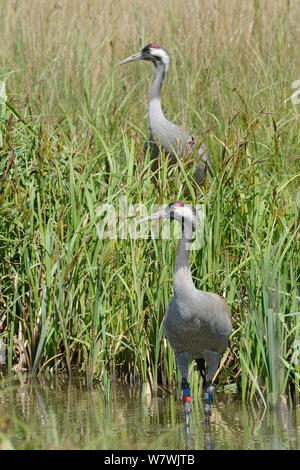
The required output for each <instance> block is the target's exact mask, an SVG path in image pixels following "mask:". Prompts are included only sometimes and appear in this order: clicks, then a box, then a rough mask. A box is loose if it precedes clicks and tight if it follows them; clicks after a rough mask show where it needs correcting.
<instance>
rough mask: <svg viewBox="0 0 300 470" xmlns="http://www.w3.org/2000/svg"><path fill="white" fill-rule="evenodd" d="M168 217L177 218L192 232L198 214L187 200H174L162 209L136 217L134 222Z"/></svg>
mask: <svg viewBox="0 0 300 470" xmlns="http://www.w3.org/2000/svg"><path fill="white" fill-rule="evenodd" d="M158 219H168V220H177V222H179V223H180V224H181V226H182V228H184V229H185V230H187V229H191V230H190V231H191V232H194V230H195V229H196V226H197V224H198V222H199V215H198V214H197V211H196V209H195V208H194V207H193V206H192V205H191V204H188V203H187V202H182V201H175V202H172V203H171V204H168V205H167V206H166V207H165V208H164V209H162V210H160V211H158V212H154V213H153V214H152V215H149V216H148V217H143V218H142V219H138V220H137V222H136V223H139V224H140V223H143V222H148V221H149V220H158Z"/></svg>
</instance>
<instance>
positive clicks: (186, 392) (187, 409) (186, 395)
mask: <svg viewBox="0 0 300 470" xmlns="http://www.w3.org/2000/svg"><path fill="white" fill-rule="evenodd" d="M181 388H182V401H183V403H184V415H185V425H186V426H187V427H188V426H189V424H190V414H191V405H190V403H191V391H190V385H189V383H188V381H187V380H186V379H182V382H181Z"/></svg>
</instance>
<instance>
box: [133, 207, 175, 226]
mask: <svg viewBox="0 0 300 470" xmlns="http://www.w3.org/2000/svg"><path fill="white" fill-rule="evenodd" d="M167 218H168V217H167V212H166V209H163V210H161V211H158V212H154V214H152V215H149V216H148V217H142V218H141V219H137V220H136V222H135V223H136V224H142V223H144V222H148V221H149V220H158V219H167Z"/></svg>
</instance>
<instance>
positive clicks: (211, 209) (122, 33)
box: [0, 0, 300, 402]
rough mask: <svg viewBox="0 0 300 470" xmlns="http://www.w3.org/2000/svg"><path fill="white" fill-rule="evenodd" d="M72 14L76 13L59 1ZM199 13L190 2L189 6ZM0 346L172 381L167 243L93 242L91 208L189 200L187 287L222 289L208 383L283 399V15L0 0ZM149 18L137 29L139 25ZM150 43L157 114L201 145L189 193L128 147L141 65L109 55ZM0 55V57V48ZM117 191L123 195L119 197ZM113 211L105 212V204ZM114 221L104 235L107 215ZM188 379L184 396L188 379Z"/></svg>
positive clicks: (292, 111) (288, 24) (139, 148)
mask: <svg viewBox="0 0 300 470" xmlns="http://www.w3.org/2000/svg"><path fill="white" fill-rule="evenodd" d="M75 4H76V5H75ZM204 4H205V5H204ZM0 7H1V11H2V12H3V14H2V15H1V18H0V30H1V31H2V33H1V39H2V41H1V43H2V53H1V58H0V80H2V81H5V82H6V94H7V96H8V100H7V103H6V106H3V105H2V108H1V133H2V149H1V150H0V152H1V159H0V175H1V176H0V279H1V285H0V340H1V341H3V342H4V343H5V344H6V345H7V364H8V370H9V372H11V371H12V370H13V369H18V368H26V369H29V370H31V371H32V372H33V373H38V372H41V371H45V370H46V369H51V370H53V371H59V370H61V369H66V370H68V371H69V372H70V373H71V371H72V370H77V371H79V372H82V373H85V374H86V375H87V377H88V378H89V379H92V378H97V379H100V380H101V381H102V383H103V384H104V386H105V385H106V384H108V383H109V381H110V380H111V378H112V377H121V378H122V379H124V380H131V381H133V380H137V379H141V380H142V381H149V382H150V384H151V385H152V386H153V387H155V385H156V383H157V382H159V383H160V384H163V385H165V386H167V387H169V386H170V385H172V383H173V381H174V379H175V378H176V376H175V374H176V368H175V361H174V356H173V353H172V351H171V349H170V347H169V345H168V344H167V342H166V340H165V339H164V336H163V332H162V330H161V321H162V317H163V313H164V311H165V308H166V306H167V304H168V302H169V299H170V296H171V294H172V273H173V269H174V259H175V253H176V242H175V241H174V240H172V239H171V240H163V239H156V240H152V239H136V240H135V239H132V238H130V237H124V238H120V237H116V238H114V239H111V238H105V239H103V238H100V237H99V226H100V222H101V220H102V219H101V214H100V213H99V207H100V206H101V205H102V204H111V205H113V207H114V208H115V210H116V213H117V216H119V214H121V216H124V217H126V216H127V215H128V216H129V219H128V220H129V221H130V220H131V219H130V217H132V216H133V215H134V213H133V212H130V210H131V209H130V204H131V205H133V204H138V203H140V204H145V205H146V206H147V207H148V209H149V210H150V208H151V204H163V203H168V202H171V201H174V200H177V199H183V200H186V201H188V202H191V203H193V204H203V206H204V211H205V220H204V227H203V230H204V245H203V247H202V248H200V249H199V250H198V251H193V252H192V256H191V261H192V271H193V276H194V279H195V282H196V284H197V287H198V288H201V289H204V290H211V291H213V292H217V293H219V294H221V295H224V297H225V298H226V300H227V302H228V304H229V306H230V307H231V310H232V312H233V324H234V331H233V335H232V350H228V351H227V352H226V353H225V356H224V360H223V362H222V369H221V371H220V373H219V376H218V380H219V384H220V385H221V384H223V385H225V384H226V386H228V387H229V386H231V384H235V383H237V384H238V387H239V388H240V390H241V391H242V396H243V398H245V397H258V398H259V399H261V400H262V401H263V402H266V400H267V399H268V398H269V397H272V399H274V400H276V399H277V398H278V396H280V395H283V394H288V395H290V396H292V397H294V398H295V397H299V380H300V369H299V355H298V352H299V340H300V331H299V330H300V327H299V325H300V322H299V308H298V305H299V293H298V290H297V289H298V287H299V272H297V267H298V265H299V246H298V245H297V231H298V223H299V220H298V219H297V217H298V213H299V205H300V198H299V190H298V188H299V145H300V121H299V113H300V104H297V102H296V100H292V99H288V98H289V97H290V96H291V95H292V93H294V92H295V89H293V88H292V84H293V83H294V82H295V80H300V56H299V50H298V44H299V32H300V26H299V25H300V8H299V5H297V4H294V3H291V2H280V1H275V0H266V1H265V2H263V3H258V2H256V1H254V2H242V4H241V2H238V1H235V0H231V1H228V2H223V3H222V2H219V3H218V6H217V7H216V6H215V4H214V6H213V5H212V4H211V2H209V1H208V0H207V1H206V0H205V1H202V2H201V5H200V2H194V1H192V0H188V1H186V2H185V7H184V8H182V2H179V1H173V0H172V1H166V2H164V4H163V7H161V3H160V2H158V1H152V2H151V4H149V5H148V6H147V8H146V9H145V6H144V2H142V1H141V0H140V1H137V0H136V1H135V2H130V3H129V2H128V1H124V2H118V7H116V2H114V1H108V2H105V6H103V5H102V6H101V7H100V6H99V2H96V1H86V2H79V1H77V0H76V1H74V0H72V2H71V1H65V2H62V5H60V2H57V1H52V0H47V2H46V1H45V0H42V1H41V0H39V1H37V0H32V1H30V2H26V4H24V2H18V1H14V2H5V1H3V0H0ZM150 19H152V21H153V24H152V23H151V22H150ZM151 41H156V42H159V43H161V44H162V45H163V46H165V47H166V48H167V49H169V50H170V53H171V56H172V59H173V63H172V65H171V68H170V72H169V74H168V77H167V80H166V83H165V84H164V88H163V108H164V110H165V113H166V115H167V117H168V118H169V119H170V120H172V121H177V122H178V123H180V122H185V125H186V127H187V128H192V129H193V130H194V131H195V132H196V133H197V134H198V135H203V139H204V141H205V143H206V144H207V146H208V147H209V149H210V152H211V155H212V160H213V165H214V168H215V169H216V177H215V179H214V182H213V183H212V184H210V185H207V187H205V188H204V189H203V191H202V190H198V189H197V188H195V186H194V185H191V184H190V183H188V182H189V181H190V179H189V176H188V175H187V174H186V172H185V171H184V169H183V170H181V169H178V167H174V166H171V167H170V166H168V165H167V161H166V160H165V158H164V156H163V155H162V157H161V168H160V172H159V182H158V184H156V183H155V181H154V180H153V174H152V171H151V160H150V155H144V153H143V143H144V141H145V140H146V138H147V115H146V97H147V94H148V88H149V81H150V80H151V79H152V73H153V70H152V67H151V66H150V65H149V64H143V63H142V64H141V63H139V64H131V66H130V67H129V66H128V68H126V69H125V68H124V67H122V68H119V67H118V62H119V61H120V60H122V59H123V58H125V57H127V56H128V55H129V54H131V53H133V52H136V51H137V50H138V49H139V48H140V47H142V45H143V44H146V43H148V42H151ZM4 44H5V47H4V48H3V45H4ZM122 198H123V199H122ZM122 200H123V202H124V203H125V201H127V207H129V213H128V214H124V213H122V207H120V205H121V201H122ZM117 220H118V227H120V226H121V224H122V223H123V222H124V221H123V222H122V220H120V218H118V219H117ZM196 378H197V377H196V372H192V382H193V384H194V387H196V386H198V384H197V380H196Z"/></svg>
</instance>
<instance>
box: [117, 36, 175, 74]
mask: <svg viewBox="0 0 300 470" xmlns="http://www.w3.org/2000/svg"><path fill="white" fill-rule="evenodd" d="M134 60H150V61H151V62H153V63H154V64H155V65H158V64H160V63H162V64H163V65H164V66H165V69H166V72H167V70H168V68H169V65H170V55H169V53H168V51H167V50H166V49H165V48H164V47H162V46H160V45H159V44H156V43H155V42H152V43H151V44H148V45H147V46H145V47H144V48H143V49H142V50H141V51H140V52H137V53H136V54H133V55H131V56H129V57H127V59H125V60H123V61H122V62H120V65H122V64H127V63H128V62H133V61H134Z"/></svg>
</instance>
